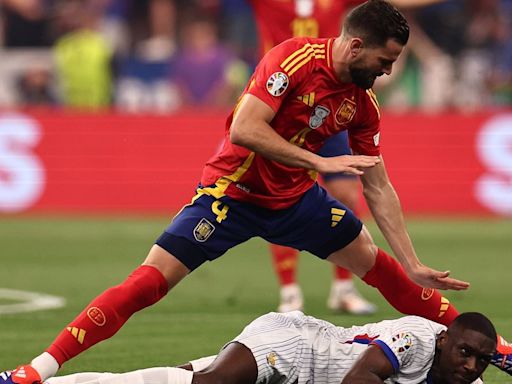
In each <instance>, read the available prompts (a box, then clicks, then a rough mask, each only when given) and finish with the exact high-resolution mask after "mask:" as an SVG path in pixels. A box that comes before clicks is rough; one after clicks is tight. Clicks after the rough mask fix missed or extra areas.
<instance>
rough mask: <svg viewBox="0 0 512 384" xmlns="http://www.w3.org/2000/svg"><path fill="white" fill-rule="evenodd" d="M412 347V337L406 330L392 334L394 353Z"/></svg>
mask: <svg viewBox="0 0 512 384" xmlns="http://www.w3.org/2000/svg"><path fill="white" fill-rule="evenodd" d="M411 347H412V337H411V335H409V334H408V333H406V332H402V333H399V334H398V335H395V336H393V346H392V349H393V350H394V351H395V352H396V353H403V352H405V351H407V350H408V349H409V348H411Z"/></svg>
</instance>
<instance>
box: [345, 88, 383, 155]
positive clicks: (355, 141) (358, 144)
mask: <svg viewBox="0 0 512 384" xmlns="http://www.w3.org/2000/svg"><path fill="white" fill-rule="evenodd" d="M360 104H361V105H362V106H363V108H358V111H357V114H358V116H357V117H356V119H357V123H356V124H355V125H354V126H353V127H352V128H351V129H349V130H348V133H349V139H350V147H351V148H352V150H353V151H354V153H357V154H360V155H368V156H378V155H380V107H379V103H378V102H377V97H376V96H375V93H373V91H372V90H371V89H367V90H366V91H363V90H361V92H360Z"/></svg>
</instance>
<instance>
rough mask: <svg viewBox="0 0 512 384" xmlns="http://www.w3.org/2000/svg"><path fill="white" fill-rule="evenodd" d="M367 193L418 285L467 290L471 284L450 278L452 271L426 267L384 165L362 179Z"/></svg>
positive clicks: (390, 241)
mask: <svg viewBox="0 0 512 384" xmlns="http://www.w3.org/2000/svg"><path fill="white" fill-rule="evenodd" d="M361 181H362V183H363V194H364V197H365V199H366V202H367V203H368V207H369V208H370V210H371V212H372V215H373V217H374V218H375V221H376V222H377V225H378V226H379V229H380V230H381V232H382V234H383V235H384V237H385V238H386V241H387V242H388V244H389V245H390V247H391V249H392V250H393V253H394V254H395V256H396V257H397V259H398V260H399V261H400V263H401V264H402V266H403V267H404V269H405V271H406V273H407V275H408V276H409V277H410V278H411V280H413V281H414V282H415V283H416V284H418V285H420V286H422V287H425V288H437V289H454V290H463V289H467V288H468V287H469V283H467V282H465V281H461V280H457V279H453V278H451V277H449V274H450V273H449V272H448V271H445V272H441V271H436V270H434V269H432V268H429V267H427V266H425V265H423V264H422V263H421V262H420V260H419V259H418V257H417V256H416V251H415V250H414V247H413V245H412V241H411V239H410V237H409V234H408V232H407V228H406V225H405V220H404V216H403V213H402V208H401V205H400V200H399V199H398V196H397V194H396V192H395V189H394V188H393V186H392V185H391V182H390V180H389V177H388V175H387V172H386V168H385V166H384V162H383V161H382V158H381V163H379V164H377V165H376V166H375V167H373V168H368V169H367V170H366V171H365V174H364V175H362V176H361Z"/></svg>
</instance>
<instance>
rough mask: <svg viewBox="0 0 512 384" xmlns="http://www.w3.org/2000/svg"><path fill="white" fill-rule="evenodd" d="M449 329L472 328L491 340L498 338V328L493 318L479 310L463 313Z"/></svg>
mask: <svg viewBox="0 0 512 384" xmlns="http://www.w3.org/2000/svg"><path fill="white" fill-rule="evenodd" d="M449 329H471V330H473V331H475V332H479V333H481V334H483V335H484V336H487V337H488V338H489V339H491V340H494V341H496V340H497V335H496V329H495V328H494V325H493V324H492V323H491V320H489V319H488V318H487V317H486V316H484V315H482V314H481V313H479V312H465V313H461V314H460V315H459V316H457V317H456V318H455V320H453V322H452V323H451V324H450V326H449Z"/></svg>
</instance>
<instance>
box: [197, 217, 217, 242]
mask: <svg viewBox="0 0 512 384" xmlns="http://www.w3.org/2000/svg"><path fill="white" fill-rule="evenodd" d="M213 231H215V226H214V225H213V224H212V223H210V222H209V221H208V220H206V219H205V218H204V217H203V218H202V219H201V220H200V221H199V223H198V224H197V225H196V227H195V228H194V239H196V240H197V241H199V242H200V243H204V242H205V241H206V240H208V238H209V237H210V236H211V235H212V233H213Z"/></svg>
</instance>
